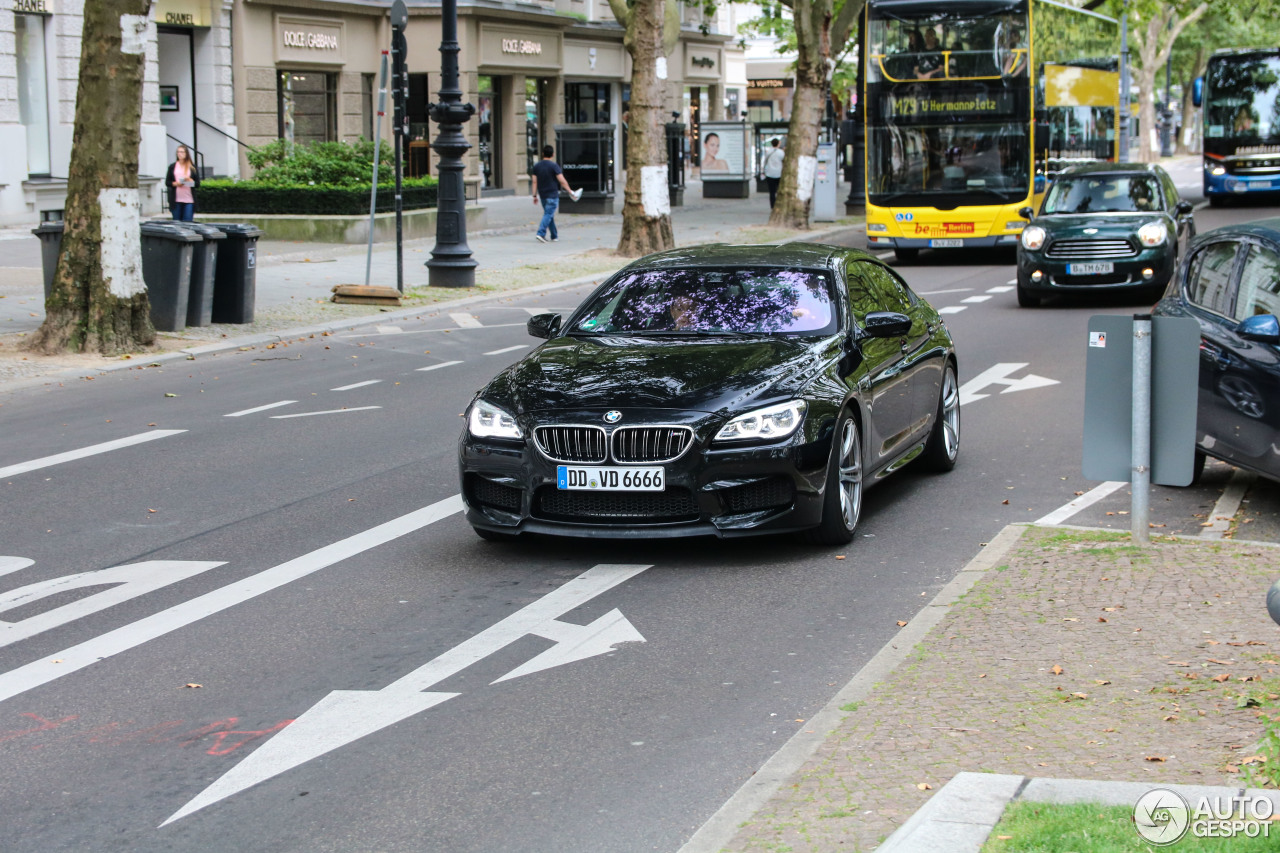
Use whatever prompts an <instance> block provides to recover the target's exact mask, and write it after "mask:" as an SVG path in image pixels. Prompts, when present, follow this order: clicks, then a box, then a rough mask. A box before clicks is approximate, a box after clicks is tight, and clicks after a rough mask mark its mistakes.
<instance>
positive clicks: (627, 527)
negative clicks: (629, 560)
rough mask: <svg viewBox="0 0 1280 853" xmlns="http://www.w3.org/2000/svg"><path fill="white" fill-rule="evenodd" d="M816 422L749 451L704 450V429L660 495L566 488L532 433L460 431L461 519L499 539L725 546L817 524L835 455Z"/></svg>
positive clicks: (669, 468)
mask: <svg viewBox="0 0 1280 853" xmlns="http://www.w3.org/2000/svg"><path fill="white" fill-rule="evenodd" d="M820 417H821V416H820V415H819V413H815V412H813V411H812V410H811V411H810V412H809V413H808V414H807V415H806V424H804V425H802V426H801V428H800V429H799V430H797V432H796V433H795V434H794V435H792V436H790V437H789V438H788V439H784V440H783V441H781V442H778V443H775V444H770V445H757V446H754V447H734V446H728V447H725V446H716V445H712V446H708V441H707V438H708V433H709V432H710V428H709V427H706V425H703V427H702V428H697V429H695V433H696V435H697V438H696V440H695V443H694V446H693V447H691V448H690V449H689V450H688V451H687V452H685V453H684V454H683V455H682V456H681V457H679V458H678V459H676V460H674V461H672V462H668V463H664V464H662V465H661V467H662V468H664V469H665V476H666V488H665V491H662V492H608V491H595V490H593V491H568V490H562V489H559V488H558V487H557V477H556V469H557V466H558V465H559V464H561V463H557V462H555V461H553V460H551V459H548V458H547V457H546V456H544V455H543V454H542V452H541V451H540V450H539V449H538V448H537V447H536V446H535V445H534V443H533V441H532V438H531V437H530V436H531V435H532V430H529V431H528V432H527V435H526V438H525V440H524V441H522V442H500V441H494V440H491V439H477V438H473V437H472V436H471V435H470V433H469V432H467V431H466V430H464V431H463V433H462V436H461V437H460V438H459V441H458V452H459V469H460V474H461V479H462V498H463V503H464V504H465V506H466V518H467V521H468V522H469V523H470V524H471V525H472V526H474V527H477V528H481V529H486V530H492V531H495V532H499V533H507V534H518V533H549V534H554V535H557V536H575V537H585V538H608V539H653V538H673V537H683V536H716V537H719V538H722V539H723V538H733V537H740V536H751V535H758V534H766V533H781V532H786V531H792V530H803V529H806V528H810V527H814V526H816V525H817V524H819V523H820V522H821V520H822V502H823V501H822V499H823V488H824V485H825V480H826V470H827V461H828V458H829V454H830V450H831V436H830V432H831V429H832V427H831V425H829V424H828V425H827V426H826V429H825V434H823V431H822V430H821V429H820V428H819V429H817V430H815V429H813V426H814V424H811V423H809V419H810V418H813V419H814V420H817V419H818V418H820ZM830 420H831V421H832V422H834V419H833V418H832V419H830ZM635 422H636V421H635V420H634V419H628V423H632V424H634V423H635ZM713 426H715V427H716V428H718V424H716V425H713ZM603 464H608V465H615V464H617V463H613V462H607V463H603ZM618 467H624V468H625V467H654V466H627V465H620V466H618Z"/></svg>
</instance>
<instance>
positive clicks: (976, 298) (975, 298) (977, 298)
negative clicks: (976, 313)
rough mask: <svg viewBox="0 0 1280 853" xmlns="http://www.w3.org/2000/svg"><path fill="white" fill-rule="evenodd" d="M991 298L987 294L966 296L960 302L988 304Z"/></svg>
mask: <svg viewBox="0 0 1280 853" xmlns="http://www.w3.org/2000/svg"><path fill="white" fill-rule="evenodd" d="M990 298H991V297H990V296H987V295H986V294H982V295H981V296H966V297H965V298H964V299H961V300H960V301H961V302H968V303H970V304H975V303H978V302H986V301H987V300H988V299H990Z"/></svg>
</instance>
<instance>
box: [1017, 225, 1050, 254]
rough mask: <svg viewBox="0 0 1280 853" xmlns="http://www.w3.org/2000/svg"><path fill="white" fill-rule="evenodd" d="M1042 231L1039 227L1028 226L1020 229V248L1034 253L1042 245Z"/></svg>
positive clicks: (1043, 235) (1043, 234) (1043, 236)
mask: <svg viewBox="0 0 1280 853" xmlns="http://www.w3.org/2000/svg"><path fill="white" fill-rule="evenodd" d="M1044 238H1045V233H1044V229H1043V228H1041V227H1040V226H1039V225H1028V226H1027V227H1026V228H1023V229H1022V248H1024V249H1031V250H1032V251H1035V250H1036V249H1039V248H1040V247H1041V246H1043V245H1044Z"/></svg>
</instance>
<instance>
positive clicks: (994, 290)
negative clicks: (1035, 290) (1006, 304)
mask: <svg viewBox="0 0 1280 853" xmlns="http://www.w3.org/2000/svg"><path fill="white" fill-rule="evenodd" d="M1010 290H1013V286H1012V285H1008V284H1002V285H1000V286H999V287H988V288H987V293H1008V292H1009V291H1010Z"/></svg>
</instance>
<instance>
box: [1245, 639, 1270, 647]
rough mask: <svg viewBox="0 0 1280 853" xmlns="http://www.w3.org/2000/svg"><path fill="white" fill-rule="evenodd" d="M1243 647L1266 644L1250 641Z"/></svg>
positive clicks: (1259, 641)
mask: <svg viewBox="0 0 1280 853" xmlns="http://www.w3.org/2000/svg"><path fill="white" fill-rule="evenodd" d="M1245 645H1246V646H1265V645H1266V643H1264V642H1262V641H1261V640H1250V641H1249V642H1247V643H1245Z"/></svg>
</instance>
